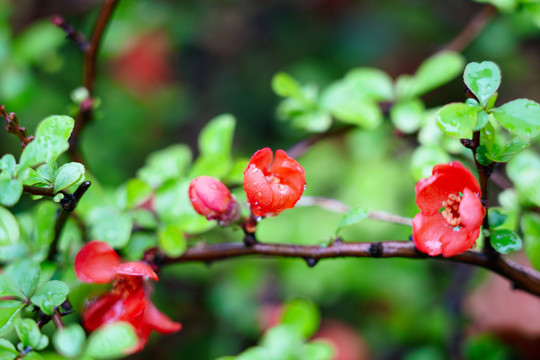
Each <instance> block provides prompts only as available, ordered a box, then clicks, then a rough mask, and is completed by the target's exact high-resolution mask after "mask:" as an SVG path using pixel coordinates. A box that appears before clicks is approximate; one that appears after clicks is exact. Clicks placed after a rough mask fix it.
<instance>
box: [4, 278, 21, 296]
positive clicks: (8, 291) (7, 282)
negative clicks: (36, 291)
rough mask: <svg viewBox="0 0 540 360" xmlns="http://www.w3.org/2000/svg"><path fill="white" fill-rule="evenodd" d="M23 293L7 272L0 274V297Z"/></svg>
mask: <svg viewBox="0 0 540 360" xmlns="http://www.w3.org/2000/svg"><path fill="white" fill-rule="evenodd" d="M21 295H22V294H21V292H20V291H19V288H18V287H17V286H16V285H15V283H14V282H13V280H11V278H10V277H9V276H8V275H7V274H0V297H3V296H16V297H20V296H21Z"/></svg>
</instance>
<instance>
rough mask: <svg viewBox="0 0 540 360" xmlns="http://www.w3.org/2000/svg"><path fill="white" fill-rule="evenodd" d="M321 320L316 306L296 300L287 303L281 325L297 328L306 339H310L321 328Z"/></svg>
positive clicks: (303, 300) (306, 301) (305, 301)
mask: <svg viewBox="0 0 540 360" xmlns="http://www.w3.org/2000/svg"><path fill="white" fill-rule="evenodd" d="M320 318H321V316H320V314H319V310H318V309H317V307H316V306H315V304H313V303H312V302H310V301H308V300H305V299H294V300H291V301H288V302H287V303H286V305H285V309H284V310H283V314H282V315H281V323H282V324H285V325H289V326H291V327H293V328H295V329H296V331H297V332H298V333H299V334H301V335H302V337H303V338H304V339H309V338H310V337H311V336H313V334H315V332H316V331H317V329H318V328H319V322H320Z"/></svg>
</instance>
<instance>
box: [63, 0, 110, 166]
mask: <svg viewBox="0 0 540 360" xmlns="http://www.w3.org/2000/svg"><path fill="white" fill-rule="evenodd" d="M117 4H118V0H105V2H104V3H103V6H102V7H101V11H100V12H99V15H98V18H97V20H96V23H95V25H94V29H93V31H92V36H91V38H90V43H88V46H86V49H85V51H84V80H83V86H84V87H85V88H86V89H87V90H88V94H89V97H88V98H87V99H86V100H84V101H82V102H81V103H80V105H79V114H78V115H77V118H76V119H75V126H74V128H73V132H72V133H71V137H70V138H69V145H70V147H69V154H70V156H71V157H72V158H73V159H74V160H75V161H78V162H81V163H84V162H83V161H82V157H81V156H80V155H79V153H78V151H77V148H78V143H79V137H80V133H81V131H82V129H83V128H84V127H85V126H86V124H88V123H89V122H90V121H92V118H93V116H94V110H93V108H94V100H93V96H94V87H95V82H96V74H97V57H98V53H99V47H100V45H101V40H102V38H103V34H104V32H105V28H106V27H107V24H108V23H109V20H110V19H111V15H112V13H113V11H114V9H115V7H116V5H117Z"/></svg>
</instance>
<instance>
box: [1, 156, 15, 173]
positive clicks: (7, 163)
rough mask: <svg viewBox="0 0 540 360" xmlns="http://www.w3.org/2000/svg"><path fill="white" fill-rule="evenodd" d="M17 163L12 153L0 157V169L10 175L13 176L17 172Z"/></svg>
mask: <svg viewBox="0 0 540 360" xmlns="http://www.w3.org/2000/svg"><path fill="white" fill-rule="evenodd" d="M16 165H17V162H16V161H15V157H13V155H11V154H5V155H4V156H2V158H1V159H0V171H2V172H5V174H6V175H7V176H8V177H12V176H13V175H14V174H15V166H16Z"/></svg>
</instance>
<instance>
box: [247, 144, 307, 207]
mask: <svg viewBox="0 0 540 360" xmlns="http://www.w3.org/2000/svg"><path fill="white" fill-rule="evenodd" d="M305 186H306V175H305V172H304V168H303V167H302V166H300V164H299V163H298V162H297V161H296V160H294V159H293V158H291V157H289V156H288V155H287V153H285V151H283V150H277V151H276V157H275V158H274V161H273V162H272V150H270V148H264V149H261V150H259V151H257V152H256V153H255V154H254V155H253V156H252V157H251V160H249V164H248V167H247V169H246V170H245V171H244V190H245V192H246V195H247V199H248V202H249V204H250V205H251V211H252V212H253V214H254V215H256V216H264V215H267V214H270V215H277V214H279V213H280V212H282V211H283V210H285V209H290V208H292V207H293V206H294V205H295V204H296V202H297V201H298V199H300V196H302V193H303V192H304V187H305Z"/></svg>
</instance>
